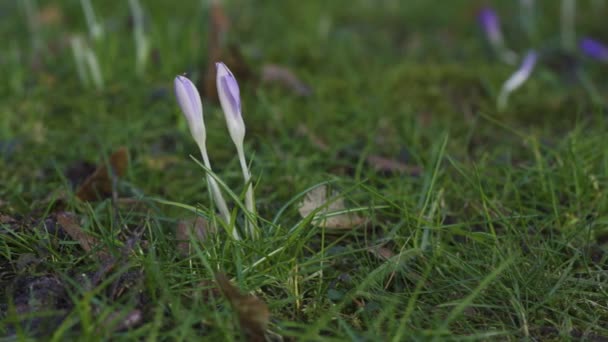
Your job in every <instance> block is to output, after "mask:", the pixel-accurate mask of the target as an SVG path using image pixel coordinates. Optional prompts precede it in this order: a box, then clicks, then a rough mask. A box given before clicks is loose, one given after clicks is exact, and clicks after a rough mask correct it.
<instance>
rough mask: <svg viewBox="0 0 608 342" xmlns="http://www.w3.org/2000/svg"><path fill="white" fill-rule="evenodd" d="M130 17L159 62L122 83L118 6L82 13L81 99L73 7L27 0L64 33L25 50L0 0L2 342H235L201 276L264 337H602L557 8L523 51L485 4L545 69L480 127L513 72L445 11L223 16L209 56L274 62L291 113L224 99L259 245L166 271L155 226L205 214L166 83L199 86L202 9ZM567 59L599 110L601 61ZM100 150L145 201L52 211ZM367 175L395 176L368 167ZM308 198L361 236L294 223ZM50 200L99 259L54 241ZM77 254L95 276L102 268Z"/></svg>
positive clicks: (216, 113)
mask: <svg viewBox="0 0 608 342" xmlns="http://www.w3.org/2000/svg"><path fill="white" fill-rule="evenodd" d="M142 3H143V5H144V9H145V12H146V15H147V20H148V21H147V25H148V30H149V35H150V41H151V46H152V49H153V52H152V53H153V54H154V55H155V56H156V57H155V58H153V59H151V60H150V62H149V65H148V66H147V68H146V72H145V73H144V74H142V75H139V76H138V75H137V74H136V72H135V51H134V48H133V42H132V32H131V30H130V28H129V17H128V13H129V12H128V3H127V2H124V3H122V2H118V3H117V4H115V5H111V4H109V3H108V4H101V3H97V2H96V3H95V4H94V5H95V9H96V11H97V17H98V19H100V20H102V21H103V24H104V25H105V27H106V28H107V30H106V36H105V37H104V38H103V39H101V40H99V41H97V42H94V41H93V40H90V39H89V40H90V43H91V46H92V47H93V48H94V49H95V51H96V53H97V54H98V58H99V61H100V64H101V69H102V70H103V76H104V83H105V87H104V89H102V90H97V89H95V87H94V86H92V85H89V86H85V85H83V84H82V83H81V82H80V81H79V78H78V74H77V72H76V67H75V65H74V60H73V57H72V54H71V51H70V48H69V44H68V42H67V39H66V34H67V33H75V32H80V33H84V34H86V29H87V25H86V22H85V19H84V16H83V15H82V11H81V8H80V6H79V3H78V2H77V1H57V2H52V1H39V4H38V5H39V7H40V8H41V9H45V8H48V7H46V6H57V7H58V8H59V9H60V11H61V12H62V15H63V18H64V20H63V21H60V22H59V23H56V24H48V25H47V26H43V27H42V28H39V29H38V30H39V31H34V32H31V31H30V30H29V29H28V25H27V17H26V15H25V14H24V13H25V11H24V10H23V8H22V5H21V3H20V2H14V3H11V2H7V3H3V4H2V5H0V18H2V20H1V21H0V33H1V34H2V37H7V39H3V40H2V43H0V44H2V46H3V49H6V50H5V51H7V53H6V54H3V55H1V56H0V77H1V78H2V79H4V80H6V81H5V82H2V84H0V93H1V94H2V98H3V101H1V102H0V117H1V118H2V120H0V151H2V153H1V154H0V157H1V158H0V214H2V215H3V216H0V217H10V218H11V219H13V220H14V221H15V222H16V223H15V222H12V223H11V222H8V220H7V219H6V221H5V222H3V221H0V298H1V299H0V336H6V338H8V340H12V339H25V338H26V337H32V336H33V337H45V339H47V338H49V337H50V338H52V339H54V340H66V339H73V338H75V337H80V338H81V339H84V340H97V339H112V340H122V339H124V340H131V339H138V338H141V339H144V338H145V339H150V340H166V339H176V340H178V339H179V340H193V339H200V338H205V339H213V338H218V339H221V340H227V339H239V338H244V333H243V332H242V330H241V329H240V328H239V323H238V319H237V318H236V316H235V314H234V310H233V309H231V307H230V306H229V305H228V304H227V301H226V300H225V299H224V298H223V297H222V296H221V295H220V294H218V293H217V291H215V285H214V281H213V280H214V273H216V272H222V273H224V274H226V275H228V276H229V277H230V278H231V279H232V281H233V283H234V284H235V285H236V286H237V287H238V288H240V289H241V290H242V291H243V292H249V293H252V294H255V295H256V296H258V297H259V298H261V299H263V300H264V301H265V302H266V303H267V305H268V308H269V311H270V313H271V320H270V324H269V326H268V331H269V332H268V334H267V336H268V337H269V338H277V336H283V337H284V338H285V339H295V340H321V339H327V340H396V341H397V340H433V339H435V340H461V339H462V340H465V339H467V340H478V339H479V340H486V339H492V338H499V339H511V340H520V339H525V338H530V339H534V340H547V339H553V340H570V339H588V340H594V339H595V340H602V339H606V338H608V328H606V327H608V293H607V292H606V286H608V277H607V273H606V270H607V267H606V262H607V259H608V256H607V255H606V253H605V251H606V248H607V246H606V245H605V241H606V237H607V236H608V229H607V228H606V227H607V224H608V203H607V196H606V187H607V186H608V177H607V176H606V175H607V174H608V149H606V148H605V144H607V143H608V140H607V138H606V131H607V128H608V120H607V118H606V114H605V106H604V105H600V104H598V103H597V101H595V102H594V101H593V99H592V97H591V95H590V93H589V88H585V87H584V86H583V85H581V84H580V83H579V82H577V81H576V80H575V79H574V78H573V77H572V73H573V70H575V69H573V67H572V66H571V64H569V63H570V62H571V59H570V58H568V56H571V55H576V54H572V53H570V52H569V53H561V52H560V50H559V18H557V15H558V13H559V8H558V6H557V5H552V4H551V3H543V4H541V6H545V7H543V8H542V10H539V11H538V13H537V18H536V21H535V28H534V31H533V32H532V33H530V34H526V33H524V32H522V31H521V30H520V29H518V26H517V25H518V22H517V17H518V6H517V5H516V4H515V2H512V1H502V2H499V1H496V5H497V8H498V9H499V10H500V11H501V13H503V14H504V17H503V21H504V26H505V27H504V29H505V32H506V37H507V40H508V42H509V43H510V45H511V46H512V48H513V49H515V50H516V51H525V50H527V49H528V48H531V47H539V49H540V50H541V51H542V52H543V53H544V54H545V57H544V59H543V62H542V63H540V66H539V68H538V69H536V70H535V71H534V74H533V77H532V79H531V80H530V81H529V82H528V83H526V84H525V85H524V86H523V87H522V88H521V89H519V90H518V91H517V92H516V93H514V94H513V95H512V97H511V100H510V102H509V108H508V109H507V110H506V111H504V112H497V111H496V108H495V107H496V106H495V99H496V96H497V94H498V91H499V89H500V85H501V84H502V82H503V81H504V80H505V79H506V78H507V77H508V76H509V75H510V74H511V73H512V72H513V67H511V66H508V65H503V64H501V63H500V62H499V61H498V60H496V59H495V58H494V57H493V56H492V54H491V53H489V51H488V48H487V47H486V45H485V43H484V40H483V38H482V35H481V34H480V33H479V32H478V31H479V29H478V27H477V23H476V19H475V13H476V10H477V9H478V8H479V7H477V6H476V5H472V4H470V3H469V2H468V1H460V0H459V1H450V2H449V4H448V3H446V4H443V5H442V6H443V7H438V6H437V5H436V4H433V5H431V4H430V2H428V1H422V0H408V1H389V0H386V1H377V2H372V1H363V0H361V1H342V0H339V1H331V2H330V1H305V2H303V1H291V0H290V1H280V2H275V1H256V2H250V3H249V2H247V3H243V4H241V3H237V2H236V1H232V2H227V3H226V4H225V8H226V12H227V14H228V15H229V16H230V18H231V22H232V25H231V27H230V31H229V35H228V37H227V39H228V41H229V42H231V43H233V44H236V45H238V46H239V47H240V49H241V51H242V53H243V55H244V56H245V59H246V61H247V63H248V64H249V65H251V68H252V69H254V70H259V69H260V68H261V66H262V65H264V64H266V63H277V64H281V65H284V66H288V67H289V68H290V69H291V70H293V71H294V72H295V73H296V74H297V75H298V76H299V77H300V78H301V79H302V80H303V81H304V82H305V83H307V84H308V85H310V86H311V88H312V89H313V94H312V95H310V96H307V97H300V96H296V95H294V94H293V93H292V92H290V91H289V90H286V89H282V88H280V87H276V86H267V85H259V84H257V83H256V82H254V81H251V80H249V81H248V80H246V79H244V80H240V81H242V82H241V83H240V88H241V95H242V97H243V115H244V120H245V123H246V126H247V135H246V138H245V143H246V151H247V155H248V158H250V159H251V170H252V173H253V177H254V179H255V191H256V199H257V205H258V214H259V219H258V222H259V224H260V228H261V232H262V236H263V237H262V238H261V239H259V240H250V239H245V240H243V241H234V240H232V239H230V238H228V236H227V235H226V234H225V233H224V232H223V231H220V232H219V233H218V234H212V235H211V236H210V237H209V238H208V239H207V240H206V241H203V242H201V241H193V243H192V249H191V251H190V252H189V254H187V255H183V253H182V251H180V250H179V249H178V248H177V246H178V242H179V241H177V239H176V236H175V234H176V233H175V232H176V227H177V225H178V221H180V220H182V219H185V218H186V219H187V218H193V217H194V216H195V214H194V213H192V212H191V211H189V210H187V209H184V208H181V207H179V206H177V205H175V203H177V204H180V205H182V206H183V207H184V206H185V207H187V206H191V207H195V208H197V209H198V214H199V215H201V216H204V217H206V218H207V219H209V220H210V221H214V216H215V215H214V214H213V210H212V209H211V208H212V204H211V202H210V197H209V196H208V190H207V186H206V182H205V181H204V175H205V171H204V170H203V169H202V168H201V167H200V166H199V165H197V163H196V162H195V161H193V160H192V157H190V155H191V156H193V157H194V158H198V152H197V148H196V146H195V144H194V141H193V140H192V139H191V137H190V135H189V131H188V128H187V126H186V121H185V120H184V119H183V117H182V114H180V112H179V109H178V107H177V105H176V101H175V99H174V97H173V91H172V88H171V87H172V83H171V82H172V80H173V78H174V77H175V75H177V74H181V73H184V72H186V73H188V75H189V77H191V78H192V79H193V80H196V81H200V80H201V79H202V74H201V72H202V70H204V66H205V59H206V56H207V53H208V51H207V50H206V47H207V43H208V42H207V39H208V38H207V33H208V32H207V31H208V30H209V27H208V12H209V9H208V5H206V3H207V2H205V1H203V2H196V1H193V2H188V3H186V2H183V3H181V2H180V5H175V4H170V3H169V2H165V1H160V0H154V1H145V2H143V1H142ZM201 3H202V4H203V5H201ZM580 3H581V4H580V8H579V11H580V13H581V14H580V17H581V18H583V17H584V18H588V20H585V21H582V20H581V22H579V23H578V26H577V30H580V32H581V33H580V34H581V35H582V34H594V33H595V34H596V36H597V38H605V41H606V38H608V36H604V37H602V36H601V34H602V32H604V31H602V28H603V27H604V22H603V16H602V15H601V13H602V12H601V11H598V10H597V9H594V8H593V6H594V5H593V4H592V2H583V1H581V2H580ZM372 4H373V5H372ZM606 6H608V5H606ZM606 10H608V7H607V8H604V9H603V11H604V12H603V13H605V11H606ZM598 35H599V36H598ZM36 39H38V40H39V41H40V42H43V43H42V44H41V45H40V47H35V46H34V41H35V40H36ZM576 60H577V65H578V67H579V68H580V70H584V71H585V73H586V75H587V76H588V78H589V80H590V84H592V85H593V86H594V87H595V88H596V89H597V90H598V92H599V94H600V95H601V96H603V100H604V101H605V100H606V97H605V94H606V87H605V84H603V83H605V82H604V79H603V78H602V73H604V72H605V70H604V68H605V65H598V64H595V63H594V62H592V61H589V60H586V59H583V58H579V57H576ZM229 66H230V65H229ZM237 76H238V75H237ZM203 100H204V110H205V120H206V125H207V132H208V133H207V134H208V142H207V146H208V149H209V154H210V157H211V162H212V164H213V168H214V172H215V173H216V174H217V175H218V176H219V177H220V178H221V179H222V180H223V181H225V182H226V184H227V185H228V186H229V188H230V189H233V190H234V191H235V194H236V196H241V195H242V194H241V192H242V190H243V185H242V179H241V172H240V169H239V164H238V159H237V158H236V153H235V150H234V147H233V145H232V142H231V141H230V140H229V138H228V134H227V130H226V127H225V122H224V118H223V117H222V115H223V114H222V112H221V109H220V107H219V105H217V104H215V103H212V102H211V101H207V100H206V99H203ZM303 127H304V128H305V131H304V130H303V129H302V128H303ZM319 141H320V142H322V144H319ZM320 145H322V146H320ZM120 146H126V147H127V148H128V150H129V154H130V163H129V166H128V170H127V174H126V176H125V177H123V178H122V179H121V180H120V182H119V184H118V185H117V186H118V188H117V192H118V194H120V197H125V198H126V197H129V198H137V199H138V200H139V201H140V202H141V203H144V204H145V205H143V206H141V205H140V206H117V205H115V203H113V201H112V200H111V199H106V200H103V201H96V202H83V201H78V200H76V199H75V198H73V196H71V194H73V192H74V185H72V184H70V176H69V173H68V172H67V170H69V169H74V168H75V167H76V166H78V165H80V164H82V162H83V161H87V162H89V163H97V162H99V161H100V160H102V159H107V158H108V156H109V155H110V154H111V153H112V152H113V151H115V150H116V149H117V148H119V147H120ZM369 156H382V157H386V158H389V159H392V160H398V161H399V162H401V163H404V164H407V165H408V166H409V167H412V168H416V169H417V170H418V171H416V172H405V173H399V172H380V171H378V170H376V169H374V165H371V164H370V163H369V162H367V160H368V157H369ZM167 160H169V161H170V163H169V164H168V165H165V166H163V165H161V166H159V163H161V162H163V161H167ZM323 183H328V184H330V186H331V188H332V189H336V190H337V191H339V192H340V193H341V194H343V195H344V197H345V198H346V202H347V206H348V207H349V208H357V209H359V210H360V211H358V214H359V215H362V216H364V217H366V218H367V219H368V220H369V222H368V224H366V225H365V226H364V227H361V226H359V227H355V228H353V229H345V230H341V231H339V232H335V231H330V230H327V229H323V228H322V227H318V226H315V225H314V224H313V222H312V221H311V217H306V218H302V217H301V216H300V214H299V213H298V204H299V203H300V202H301V200H302V199H303V198H304V197H305V192H306V190H307V189H310V188H311V187H314V186H316V185H318V184H323ZM60 193H63V194H64V195H60ZM65 194H67V195H65ZM61 196H65V197H62V198H65V199H64V200H63V201H64V202H65V203H62V204H61V205H62V206H64V208H63V209H62V210H63V211H68V212H73V213H75V214H77V215H78V217H79V222H80V224H81V225H82V227H83V229H85V230H86V231H90V232H91V233H92V234H94V235H95V236H96V237H97V238H98V239H99V241H101V246H98V247H97V248H98V249H97V250H93V251H90V252H85V251H83V249H82V248H81V247H80V245H78V243H77V242H75V241H73V240H72V239H70V237H69V236H66V234H65V233H63V232H61V229H60V228H58V223H57V218H56V215H57V214H56V212H55V211H56V208H57V206H58V203H57V202H56V201H55V200H53V199H56V198H58V197H61ZM241 198H242V196H241ZM167 202H173V203H174V205H170V204H167ZM231 202H232V201H231ZM239 220H241V221H239V222H241V223H242V217H240V218H239ZM140 235H141V236H140ZM138 236H140V237H139V238H134V237H138ZM129 241H136V243H135V245H134V246H132V248H127V247H125V246H126V245H128V244H129ZM377 246H384V247H386V248H387V249H389V250H390V251H392V254H391V255H392V256H391V257H390V258H389V259H388V260H386V259H383V258H379V257H377V256H375V255H374V253H372V252H370V251H371V250H373V248H374V247H377ZM99 249H107V251H108V252H109V253H110V254H111V255H112V256H114V258H116V260H117V262H116V265H114V268H113V269H112V270H110V271H108V272H101V273H100V269H101V268H102V266H103V262H102V261H101V260H99V258H98V254H97V253H98V252H99ZM125 250H127V251H128V253H124V251H125ZM100 274H101V275H102V276H101V277H98V278H97V279H96V275H100ZM214 291H215V292H214ZM24 299H25V301H24ZM136 309H137V310H139V312H141V315H142V318H141V319H140V320H139V321H138V323H137V324H134V325H133V326H130V328H129V329H121V324H124V322H125V316H127V315H128V314H129V313H131V312H133V310H136Z"/></svg>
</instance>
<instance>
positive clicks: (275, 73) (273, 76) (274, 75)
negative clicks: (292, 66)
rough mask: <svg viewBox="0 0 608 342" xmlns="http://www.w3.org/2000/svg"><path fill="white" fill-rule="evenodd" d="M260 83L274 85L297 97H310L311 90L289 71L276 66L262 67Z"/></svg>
mask: <svg viewBox="0 0 608 342" xmlns="http://www.w3.org/2000/svg"><path fill="white" fill-rule="evenodd" d="M262 82H264V83H267V84H273V83H276V84H278V85H280V86H283V87H284V88H287V89H289V90H291V91H293V92H294V93H295V94H296V95H299V96H310V95H312V88H310V86H308V85H307V84H306V83H304V82H302V81H301V80H300V79H299V78H298V77H297V76H296V75H295V74H294V73H293V72H292V71H291V70H289V69H288V68H286V67H284V66H280V65H276V64H266V65H264V66H263V67H262Z"/></svg>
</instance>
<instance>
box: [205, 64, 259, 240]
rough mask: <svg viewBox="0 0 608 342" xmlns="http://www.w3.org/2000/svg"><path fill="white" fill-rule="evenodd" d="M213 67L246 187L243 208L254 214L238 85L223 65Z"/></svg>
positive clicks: (250, 224)
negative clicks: (215, 70) (244, 146)
mask: <svg viewBox="0 0 608 342" xmlns="http://www.w3.org/2000/svg"><path fill="white" fill-rule="evenodd" d="M215 67H216V68H217V76H216V83H217V84H216V85H217V94H218V97H219V98H220V103H221V105H222V110H223V111H224V117H225V118H226V124H227V126H228V132H229V133H230V138H232V141H233V142H234V145H235V146H236V152H237V155H238V158H239V163H240V164H241V170H242V171H243V179H244V180H245V185H246V186H247V191H246V192H245V207H246V208H247V211H249V213H252V214H254V213H255V202H254V199H253V185H252V184H251V172H249V167H248V166H247V161H246V160H245V152H244V148H243V140H245V123H244V122H243V115H242V112H241V93H240V90H239V85H238V83H237V82H236V78H234V75H233V74H232V72H230V70H229V69H228V67H227V66H226V65H225V64H224V63H222V62H218V63H215ZM252 217H253V219H252V220H251V221H247V222H246V229H247V230H248V231H249V235H250V236H251V237H252V238H255V237H257V236H258V231H257V228H256V222H255V215H252Z"/></svg>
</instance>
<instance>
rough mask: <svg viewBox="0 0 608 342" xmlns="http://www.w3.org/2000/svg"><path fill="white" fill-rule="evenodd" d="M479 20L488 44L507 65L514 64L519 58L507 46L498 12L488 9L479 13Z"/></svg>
mask: <svg viewBox="0 0 608 342" xmlns="http://www.w3.org/2000/svg"><path fill="white" fill-rule="evenodd" d="M478 19H479V23H480V24H481V28H482V29H483V32H484V33H485V35H486V38H487V39H488V42H489V43H490V45H491V46H492V48H493V49H494V50H495V52H496V53H497V54H498V55H499V56H500V58H501V59H502V60H503V61H504V62H505V63H507V64H514V63H515V60H516V58H517V56H516V54H515V53H514V52H513V51H511V50H509V49H508V48H507V47H506V46H505V42H504V39H503V36H502V31H501V30H500V19H499V18H498V14H496V11H494V10H493V9H492V8H489V7H486V8H484V9H482V10H481V11H480V12H479V16H478Z"/></svg>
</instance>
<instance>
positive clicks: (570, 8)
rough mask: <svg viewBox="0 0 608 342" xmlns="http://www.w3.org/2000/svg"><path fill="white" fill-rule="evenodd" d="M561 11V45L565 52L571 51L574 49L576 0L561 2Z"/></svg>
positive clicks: (563, 0)
mask: <svg viewBox="0 0 608 342" xmlns="http://www.w3.org/2000/svg"><path fill="white" fill-rule="evenodd" d="M561 10H562V13H561V26H562V45H563V47H564V48H565V49H566V50H573V49H575V47H576V33H575V31H574V25H575V19H576V0H562V8H561Z"/></svg>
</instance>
